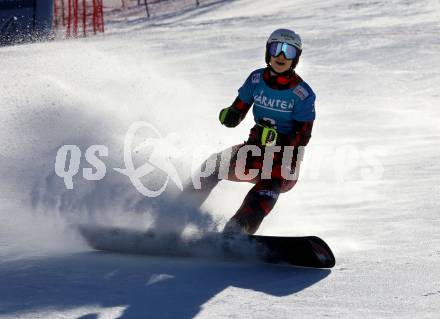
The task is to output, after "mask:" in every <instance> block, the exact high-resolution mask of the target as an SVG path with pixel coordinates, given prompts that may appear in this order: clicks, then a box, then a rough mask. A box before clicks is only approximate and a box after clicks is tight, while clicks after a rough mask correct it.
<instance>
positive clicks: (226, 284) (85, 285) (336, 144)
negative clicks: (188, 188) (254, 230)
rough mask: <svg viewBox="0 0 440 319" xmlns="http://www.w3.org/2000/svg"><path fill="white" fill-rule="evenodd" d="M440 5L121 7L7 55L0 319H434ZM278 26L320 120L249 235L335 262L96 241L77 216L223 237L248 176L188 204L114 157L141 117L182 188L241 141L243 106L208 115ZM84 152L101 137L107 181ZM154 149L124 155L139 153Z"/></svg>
mask: <svg viewBox="0 0 440 319" xmlns="http://www.w3.org/2000/svg"><path fill="white" fill-rule="evenodd" d="M439 16H440V3H439V2H438V1H437V0H421V1H404V0H392V1H377V0H376V1H347V0H336V1H283V0H273V1H266V0H242V1H219V2H218V3H216V4H211V5H208V6H204V7H203V6H202V8H200V9H197V10H188V11H186V12H184V13H182V14H180V15H176V16H167V17H162V18H159V17H158V18H154V19H152V20H150V21H147V20H146V19H143V18H140V19H126V20H125V19H119V20H117V19H116V20H114V21H113V22H112V23H109V24H108V33H107V34H106V35H104V36H99V37H93V38H89V39H83V40H72V41H59V42H51V43H40V44H32V45H22V46H15V47H3V48H0V101H1V102H0V107H1V117H0V138H1V143H0V174H1V183H0V198H1V202H0V283H1V284H0V317H1V318H193V317H197V318H231V317H232V318H323V317H325V318H399V319H402V318H437V317H438V314H439V313H440V286H439V285H440V232H439V227H440V217H439V210H440V206H439V204H438V198H439V195H440V184H439V181H440V164H439V160H438V158H439V154H440V153H439V144H440V126H439V122H438V119H439V118H440V110H439V105H440V104H439V102H440V95H439V91H438V88H439V87H440V71H439V70H440V58H439V52H440V37H439V36H438V35H439V33H440V23H439V21H440V20H439ZM278 27H287V28H292V29H294V30H296V31H297V32H298V33H299V34H301V36H302V38H303V43H304V50H303V55H302V57H301V61H300V64H299V66H298V68H297V71H298V73H299V74H300V75H301V76H302V77H303V78H304V79H305V80H306V81H307V82H308V83H309V84H310V85H311V86H312V87H313V88H314V91H315V92H316V94H317V103H316V109H317V119H316V122H315V127H314V131H313V137H312V139H311V142H310V144H309V146H307V149H306V154H305V158H304V163H303V166H302V171H301V175H300V180H299V182H298V184H297V186H296V187H295V188H294V189H293V190H292V191H290V192H289V193H287V194H283V195H282V196H281V198H280V200H279V202H278V203H277V205H276V207H275V209H274V211H273V212H272V213H271V214H270V216H268V217H267V219H266V220H265V222H264V223H263V225H262V227H261V228H260V230H259V233H260V234H271V235H317V236H320V237H322V238H324V239H325V240H326V241H327V242H328V243H329V245H330V246H331V247H332V248H333V250H334V252H335V255H336V258H337V265H336V267H335V268H334V269H332V270H331V271H328V270H309V269H299V268H298V269H294V268H291V267H285V266H273V265H262V264H259V265H258V264H252V263H234V262H221V261H215V260H195V259H178V258H157V257H148V256H145V257H144V256H141V257H134V256H123V255H113V254H104V253H99V252H95V251H93V250H91V249H90V248H88V247H87V245H86V244H85V243H84V241H83V240H82V239H81V238H79V236H78V235H77V234H76V233H75V232H74V231H73V230H72V229H71V227H70V226H69V225H71V224H72V223H75V222H82V223H100V224H111V225H115V224H116V225H124V226H132V227H145V228H146V227H157V228H158V229H160V227H164V225H171V226H180V227H185V230H186V229H187V228H188V229H192V230H194V229H201V230H206V229H208V230H210V229H215V228H218V229H221V227H222V226H223V224H224V222H225V220H227V218H229V217H230V216H231V215H232V214H233V213H234V212H235V210H236V209H237V208H238V207H239V205H240V203H241V201H242V199H243V197H244V195H245V194H246V192H247V191H248V190H249V188H250V187H251V186H250V185H248V184H244V183H243V184H236V183H231V182H222V183H220V185H219V186H218V188H217V189H215V191H214V192H213V193H212V194H211V196H210V197H209V198H208V200H207V201H206V202H205V204H204V205H203V207H202V209H201V210H195V211H184V212H183V213H182V214H181V212H180V211H179V209H176V208H175V206H173V205H172V197H173V196H175V194H178V192H179V188H178V185H177V184H176V183H175V182H174V181H171V180H170V181H169V183H168V187H167V189H166V191H165V193H163V194H162V195H161V196H159V197H158V198H156V199H155V200H152V199H149V198H145V197H144V196H143V195H141V194H140V193H139V192H138V191H137V190H136V189H135V187H134V186H133V185H132V184H131V183H130V180H129V179H128V177H127V176H125V175H122V174H120V173H118V172H117V171H115V170H113V168H124V167H125V164H124V139H125V137H126V132H127V130H128V129H129V128H130V126H131V125H132V124H133V123H135V122H137V121H144V122H147V123H149V124H150V125H152V126H153V127H154V128H155V129H151V130H150V133H148V132H145V130H144V131H142V132H141V133H140V135H139V136H138V137H137V139H138V140H136V141H135V143H137V144H139V143H141V142H142V141H144V140H145V138H146V136H143V135H142V134H147V135H148V134H151V131H154V132H155V134H158V133H160V135H161V136H163V139H162V140H163V141H165V145H166V146H167V147H162V148H160V149H159V153H160V154H161V155H164V156H166V157H167V158H168V159H169V160H170V161H171V162H172V163H173V164H174V166H175V167H176V169H177V172H178V174H179V175H178V176H180V178H181V179H182V181H184V180H185V179H187V178H189V176H190V171H191V167H193V166H194V167H197V165H198V164H200V162H201V161H202V160H203V158H204V157H206V156H208V155H209V154H210V153H212V152H215V151H219V150H221V149H223V148H226V147H228V146H230V145H233V144H236V143H240V142H241V141H243V140H244V139H246V137H247V133H248V130H249V128H250V127H251V126H252V118H251V116H248V118H247V119H246V120H245V121H244V122H243V123H242V124H240V126H239V127H237V128H235V129H228V128H225V127H222V126H221V125H220V124H219V123H218V119H217V116H218V112H219V110H220V109H221V108H223V107H226V106H229V105H230V104H231V103H232V101H233V100H234V98H235V96H236V94H237V92H236V90H237V89H238V88H239V87H240V86H241V84H242V83H243V82H244V80H245V79H246V77H247V76H248V74H249V73H250V72H251V71H252V70H254V69H256V68H260V67H263V66H264V46H265V41H266V38H267V37H268V35H269V34H270V32H271V31H273V30H274V29H275V28H278ZM249 115H250V114H249ZM156 130H157V131H156ZM63 145H76V146H77V147H78V148H79V150H80V152H81V154H82V156H81V159H80V163H81V169H80V170H79V171H78V174H76V175H75V176H74V177H73V180H72V182H73V189H72V190H68V189H66V186H65V183H64V180H63V179H62V178H60V177H59V176H57V174H56V173H55V162H56V155H57V151H58V150H59V148H60V147H61V146H63ZM91 145H105V146H106V147H107V149H108V156H102V157H101V158H102V159H103V162H104V163H105V166H106V167H107V171H106V174H105V177H104V178H103V179H100V180H98V181H89V180H87V179H85V178H84V177H83V170H82V168H90V167H93V166H91V165H90V164H89V163H88V162H87V161H86V160H85V153H86V150H87V149H88V148H89V147H90V146H91ZM162 146H163V145H162ZM170 146H172V147H171V148H170ZM170 149H171V150H172V151H169V150H170ZM167 152H168V153H167ZM150 156H151V149H144V150H140V151H139V152H137V153H135V154H133V158H134V161H135V164H136V165H141V164H144V163H145V162H146V159H148V158H150ZM194 163H195V164H194ZM66 167H67V166H66ZM101 168H102V167H101ZM66 169H67V168H66ZM86 172H87V170H86ZM89 173H90V172H89ZM92 173H93V170H92ZM164 179H165V176H164V175H163V174H161V173H160V172H159V173H158V172H155V173H153V174H152V175H151V176H150V178H149V179H147V180H145V179H144V180H143V181H144V182H145V183H146V184H148V183H150V184H149V186H150V187H153V186H158V185H159V187H160V185H162V184H163V183H164ZM167 207H169V209H166V208H167Z"/></svg>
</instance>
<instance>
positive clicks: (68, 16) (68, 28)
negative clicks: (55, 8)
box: [66, 0, 72, 38]
mask: <svg viewBox="0 0 440 319" xmlns="http://www.w3.org/2000/svg"><path fill="white" fill-rule="evenodd" d="M67 4H68V8H67V32H66V35H67V37H68V38H70V36H71V25H72V0H68V2H67Z"/></svg>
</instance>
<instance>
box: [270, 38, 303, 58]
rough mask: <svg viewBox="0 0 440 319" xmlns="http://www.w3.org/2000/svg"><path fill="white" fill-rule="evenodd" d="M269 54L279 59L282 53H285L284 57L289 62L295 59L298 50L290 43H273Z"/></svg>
mask: <svg viewBox="0 0 440 319" xmlns="http://www.w3.org/2000/svg"><path fill="white" fill-rule="evenodd" d="M268 49H269V54H270V55H271V56H273V57H277V56H279V55H280V54H281V52H282V53H284V56H285V57H286V59H287V60H293V59H295V57H296V55H297V53H298V51H297V49H296V48H295V47H294V46H293V45H291V44H288V43H285V42H272V43H271V44H269V48H268Z"/></svg>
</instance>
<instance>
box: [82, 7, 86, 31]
mask: <svg viewBox="0 0 440 319" xmlns="http://www.w3.org/2000/svg"><path fill="white" fill-rule="evenodd" d="M82 5H83V34H84V36H86V33H87V31H86V30H87V0H83V2H82Z"/></svg>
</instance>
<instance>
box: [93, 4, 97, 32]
mask: <svg viewBox="0 0 440 319" xmlns="http://www.w3.org/2000/svg"><path fill="white" fill-rule="evenodd" d="M96 12H97V8H96V0H93V33H95V34H96V23H97V16H96Z"/></svg>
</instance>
